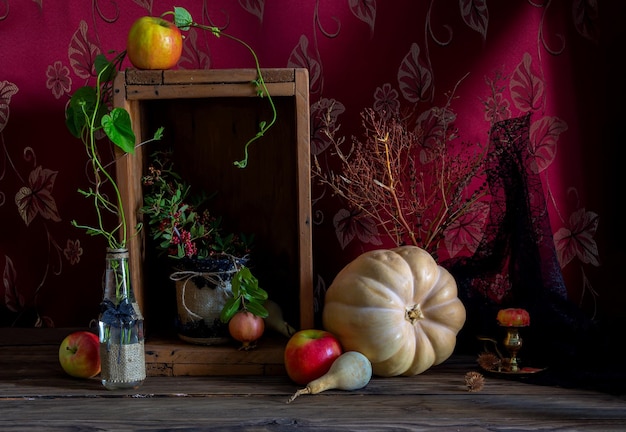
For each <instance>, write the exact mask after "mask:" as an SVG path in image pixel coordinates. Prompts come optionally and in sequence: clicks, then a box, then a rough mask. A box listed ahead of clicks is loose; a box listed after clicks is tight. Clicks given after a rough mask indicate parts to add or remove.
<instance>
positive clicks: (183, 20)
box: [162, 7, 278, 168]
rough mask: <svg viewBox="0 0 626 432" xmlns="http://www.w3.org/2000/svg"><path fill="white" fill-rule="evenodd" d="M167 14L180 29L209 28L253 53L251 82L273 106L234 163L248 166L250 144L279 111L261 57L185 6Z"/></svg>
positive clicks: (242, 166)
mask: <svg viewBox="0 0 626 432" xmlns="http://www.w3.org/2000/svg"><path fill="white" fill-rule="evenodd" d="M166 15H174V24H176V27H178V28H179V29H180V30H182V31H189V29H190V28H192V27H195V28H199V29H201V30H207V31H210V32H211V33H212V34H213V35H214V36H215V37H220V36H224V37H227V38H228V39H231V40H233V41H235V42H237V43H240V44H241V45H243V46H244V47H245V48H246V49H247V50H248V51H249V52H250V54H251V55H252V58H253V59H254V64H255V68H256V72H257V79H256V80H253V81H252V82H251V83H252V84H253V85H254V86H255V88H256V89H257V96H259V97H264V96H267V100H268V101H269V104H270V106H271V108H272V119H271V121H270V122H269V123H267V122H266V121H261V122H260V123H259V130H258V132H257V133H256V135H255V136H254V137H252V138H250V139H249V140H248V142H246V144H245V146H244V157H243V159H242V160H239V161H235V162H234V165H235V166H236V167H238V168H245V167H246V166H248V147H250V144H252V143H253V142H254V141H257V140H259V139H260V138H262V137H263V136H264V135H265V133H266V132H267V131H268V130H269V129H270V128H271V127H272V126H273V125H274V123H276V119H277V117H278V116H277V113H276V106H275V105H274V101H273V100H272V96H271V95H270V92H269V91H268V89H267V86H266V85H265V80H264V79H263V74H262V73H261V65H260V63H259V59H258V57H257V55H256V53H255V52H254V50H253V49H252V47H251V46H250V45H248V44H247V43H246V42H244V41H243V40H241V39H239V38H237V37H235V36H232V35H229V34H227V33H225V32H223V31H222V30H220V29H219V28H217V27H215V26H207V25H204V24H199V23H197V22H195V21H194V20H193V18H192V16H191V14H190V13H189V12H188V11H187V9H185V8H183V7H174V11H168V12H165V13H164V14H163V15H162V17H164V16H166Z"/></svg>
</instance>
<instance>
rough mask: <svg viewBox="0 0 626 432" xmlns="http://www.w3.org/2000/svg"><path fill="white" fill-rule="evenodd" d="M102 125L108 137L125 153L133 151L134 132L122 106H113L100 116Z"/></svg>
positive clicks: (126, 112)
mask: <svg viewBox="0 0 626 432" xmlns="http://www.w3.org/2000/svg"><path fill="white" fill-rule="evenodd" d="M102 127H103V128H104V132H105V133H106V134H107V136H108V137H109V139H110V140H111V141H113V143H114V144H115V145H117V146H118V147H119V148H121V149H122V150H124V152H126V153H134V152H135V133H134V132H133V128H132V126H131V123H130V114H128V111H126V110H125V109H124V108H114V109H113V110H112V111H111V112H110V113H109V114H107V115H105V116H103V117H102Z"/></svg>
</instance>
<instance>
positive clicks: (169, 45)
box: [126, 16, 183, 69]
mask: <svg viewBox="0 0 626 432" xmlns="http://www.w3.org/2000/svg"><path fill="white" fill-rule="evenodd" d="M182 52H183V37H182V35H181V33H180V29H179V28H178V27H176V25H175V24H174V23H173V22H171V21H168V20H165V19H163V18H159V17H151V16H144V17H141V18H139V19H138V20H136V21H135V22H134V23H133V25H132V26H131V27H130V30H129V31H128V38H127V40H126V54H127V55H128V59H129V60H130V62H131V63H132V64H133V66H135V67H136V68H137V69H171V68H173V67H174V66H176V63H178V60H179V59H180V56H181V54H182Z"/></svg>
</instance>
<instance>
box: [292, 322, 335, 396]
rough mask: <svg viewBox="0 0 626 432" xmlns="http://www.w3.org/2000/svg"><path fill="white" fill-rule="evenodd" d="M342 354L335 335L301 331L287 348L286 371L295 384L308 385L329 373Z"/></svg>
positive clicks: (316, 331)
mask: <svg viewBox="0 0 626 432" xmlns="http://www.w3.org/2000/svg"><path fill="white" fill-rule="evenodd" d="M342 353H343V348H342V347H341V343H340V342H339V339H337V337H336V336H335V335H334V334H332V333H330V332H327V331H324V330H318V329H307V330H300V331H298V332H296V333H294V334H293V336H291V338H289V341H287V345H286V346H285V354H284V357H285V370H286V371H287V375H288V376H289V378H290V379H291V380H292V381H293V382H295V383H296V384H300V385H306V384H308V383H310V382H311V381H313V380H315V379H317V378H319V377H321V376H322V375H324V374H325V373H326V372H328V370H329V369H330V366H331V365H332V364H333V362H334V361H335V360H336V359H337V357H339V356H340V355H341V354H342Z"/></svg>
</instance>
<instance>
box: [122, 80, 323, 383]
mask: <svg viewBox="0 0 626 432" xmlns="http://www.w3.org/2000/svg"><path fill="white" fill-rule="evenodd" d="M262 73H263V77H264V79H265V81H266V83H267V88H268V90H269V92H270V94H271V95H272V99H273V101H274V104H275V107H276V111H277V114H278V118H277V120H276V123H275V125H273V126H272V128H271V129H270V130H269V131H268V132H267V133H266V134H265V136H263V137H262V138H261V139H260V140H257V141H255V142H253V143H252V144H250V146H249V148H248V150H249V154H248V165H247V166H246V167H245V168H238V167H236V166H235V164H234V162H235V161H239V160H242V159H243V158H244V145H245V143H246V142H247V141H248V140H249V139H250V138H251V137H253V136H255V135H256V133H257V132H258V131H259V123H260V122H261V121H267V122H269V121H270V120H271V106H270V104H269V100H268V98H262V97H259V96H258V95H257V93H256V88H255V86H254V85H253V84H252V83H251V81H252V80H254V79H255V78H256V71H254V70H228V71H225V70H215V71H212V70H201V71H182V70H181V71H137V70H129V71H126V72H125V73H124V72H123V73H120V74H119V75H118V77H117V79H116V82H115V104H116V106H121V107H125V108H126V109H127V110H128V111H129V113H130V114H131V120H132V122H133V128H134V131H135V134H136V135H137V141H138V142H143V141H144V140H146V139H148V138H150V137H151V136H152V134H153V133H154V131H155V130H156V129H157V128H158V127H161V126H162V127H164V137H163V139H162V140H161V141H157V142H152V143H148V144H145V145H143V146H140V147H138V148H137V149H136V151H135V154H134V155H132V156H127V157H124V158H121V159H119V161H118V164H117V179H118V183H119V185H120V188H121V189H122V195H123V200H124V206H125V208H126V212H127V219H128V220H127V224H128V226H129V229H132V228H133V227H134V226H135V224H136V223H138V222H141V221H142V216H141V213H140V211H139V209H140V208H141V206H142V203H143V193H142V185H141V178H142V177H143V175H145V173H146V172H147V167H148V164H149V158H150V155H151V154H152V153H153V152H154V151H157V150H160V149H165V148H172V149H173V157H174V164H175V169H176V171H177V172H178V173H179V174H181V176H182V177H183V178H184V179H185V180H187V181H188V182H189V183H190V184H192V185H193V187H194V188H202V189H204V190H205V191H206V193H208V194H209V195H212V194H213V196H212V198H211V200H210V209H211V211H212V212H213V213H214V214H216V215H219V216H221V217H222V223H223V226H224V228H225V230H227V231H232V232H243V233H248V234H249V233H253V234H254V238H255V243H254V250H253V254H252V262H253V270H254V273H255V275H256V276H257V277H258V279H259V284H260V286H261V287H263V288H264V289H265V290H266V291H268V293H269V296H270V298H271V299H273V300H274V301H276V302H277V303H278V304H279V305H280V306H281V308H282V310H283V314H284V317H285V319H286V321H288V322H290V323H292V325H294V327H296V328H310V327H312V326H313V281H312V253H311V226H310V223H311V215H310V213H311V199H310V149H309V102H308V74H307V71H306V70H305V69H267V70H263V71H262ZM147 229H148V227H147V226H146V227H145V228H144V230H142V231H141V233H140V235H139V236H137V237H135V238H133V239H132V240H131V241H130V242H129V251H130V256H131V271H132V278H133V287H134V290H135V293H136V297H137V300H138V302H139V304H140V306H141V308H142V311H143V313H144V316H145V319H146V336H147V348H146V350H147V353H148V355H147V358H148V362H150V361H154V363H155V364H154V365H153V367H152V368H150V365H149V368H148V370H149V371H150V370H152V371H153V372H154V374H176V372H175V370H176V369H177V367H175V366H176V365H174V363H176V361H177V360H176V358H174V357H172V356H170V355H168V354H166V353H168V352H171V350H172V349H175V350H176V351H177V352H178V353H179V354H181V350H182V354H181V355H179V356H178V360H180V361H187V362H191V363H192V365H193V364H195V363H197V364H198V368H195V369H194V367H191V368H190V367H183V368H180V365H178V368H179V369H181V370H184V371H185V372H182V373H184V374H194V370H195V373H197V374H210V373H211V372H210V371H211V370H213V369H214V370H216V371H220V372H219V373H220V374H222V373H224V368H223V367H220V368H213V369H212V368H211V367H210V366H209V367H208V369H207V363H208V364H209V365H210V364H211V363H212V362H213V361H212V360H211V353H212V352H213V353H217V352H222V351H224V349H226V350H228V349H233V348H232V347H221V348H216V347H198V346H191V345H190V344H187V343H185V342H177V341H176V340H175V339H176V338H175V335H174V336H173V333H172V332H173V322H174V319H175V314H176V306H175V301H176V300H175V290H174V282H172V281H170V280H169V277H168V273H169V271H170V269H169V266H168V263H167V261H166V260H164V259H163V257H159V256H158V254H157V253H156V252H155V249H154V248H153V247H152V245H151V239H150V237H149V236H148V235H147ZM131 232H132V231H131ZM268 337H271V335H270V336H268ZM151 340H152V341H154V342H155V343H154V344H152V345H151V344H150V341H151ZM164 340H165V342H164ZM267 347H268V353H267V356H266V357H267V359H268V361H267V362H268V363H272V364H273V365H274V366H273V367H271V368H269V369H270V370H273V371H275V370H277V367H276V362H278V363H280V357H281V356H279V355H278V353H277V352H275V351H276V350H278V351H280V350H282V345H281V343H274V342H270V343H268V344H267ZM155 350H156V351H155ZM168 350H169V351H168ZM271 350H274V352H271V353H270V352H269V351H271ZM185 351H188V352H187V353H185ZM198 352H200V354H199V355H198ZM191 353H193V356H192V355H191ZM233 355H235V356H236V355H237V354H233ZM241 355H242V356H245V354H241ZM220 356H223V353H222V354H220ZM165 357H167V360H164V359H165ZM192 357H193V358H192ZM247 357H248V358H250V357H251V356H249V355H248V356H247ZM254 358H255V360H254V362H255V363H258V364H260V365H261V367H260V368H256V367H254V368H252V369H251V368H250V367H249V365H245V360H244V357H242V359H240V360H239V361H235V362H234V363H237V364H240V366H242V369H241V370H242V371H244V370H252V371H254V373H258V372H259V370H260V371H266V370H268V367H266V365H264V361H265V360H264V354H263V348H262V346H260V347H259V351H258V352H257V353H256V354H255V355H254ZM181 359H184V360H181ZM270 359H271V360H270ZM162 362H165V364H161V363H162ZM229 362H230V363H233V360H232V359H231V360H229ZM214 363H216V362H214ZM201 365H203V366H201ZM244 366H245V368H243V367H244ZM163 369H165V370H166V372H163ZM278 369H280V367H278ZM226 370H227V371H228V370H229V367H226ZM173 371H174V372H173ZM231 372H232V373H237V372H236V371H234V370H232V371H231ZM149 373H150V372H149Z"/></svg>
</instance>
